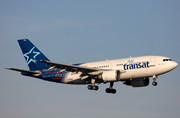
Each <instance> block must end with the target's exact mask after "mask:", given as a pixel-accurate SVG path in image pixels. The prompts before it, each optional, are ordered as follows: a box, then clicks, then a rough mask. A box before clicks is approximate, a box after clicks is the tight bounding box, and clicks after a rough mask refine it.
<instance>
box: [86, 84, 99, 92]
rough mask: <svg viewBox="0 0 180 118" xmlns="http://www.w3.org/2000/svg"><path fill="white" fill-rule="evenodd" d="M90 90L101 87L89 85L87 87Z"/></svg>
mask: <svg viewBox="0 0 180 118" xmlns="http://www.w3.org/2000/svg"><path fill="white" fill-rule="evenodd" d="M87 88H88V89H89V90H96V91H97V90H98V89H99V87H98V86H92V85H88V87H87Z"/></svg>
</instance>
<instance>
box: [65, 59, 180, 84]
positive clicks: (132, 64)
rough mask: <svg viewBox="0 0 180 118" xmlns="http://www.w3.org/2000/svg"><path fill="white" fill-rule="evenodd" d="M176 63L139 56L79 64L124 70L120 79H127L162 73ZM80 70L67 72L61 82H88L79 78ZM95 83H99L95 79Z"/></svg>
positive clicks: (169, 69) (172, 67) (88, 82)
mask: <svg viewBox="0 0 180 118" xmlns="http://www.w3.org/2000/svg"><path fill="white" fill-rule="evenodd" d="M177 65H178V64H177V63H176V62H174V61H172V60H171V59H170V58H168V57H163V56H141V57H130V58H124V59H115V60H106V61H98V62H90V63H84V64H81V65H80V66H85V67H91V68H97V69H110V70H124V72H123V73H121V76H120V81H125V80H129V79H136V78H145V77H152V76H158V75H161V74H163V73H166V72H169V71H171V70H173V69H174V68H175V67H176V66H177ZM80 75H81V72H79V73H72V72H69V73H68V74H67V76H66V77H65V78H64V79H63V81H62V82H63V83H70V84H90V83H91V82H90V81H86V80H82V79H81V78H80ZM96 83H101V82H98V81H96Z"/></svg>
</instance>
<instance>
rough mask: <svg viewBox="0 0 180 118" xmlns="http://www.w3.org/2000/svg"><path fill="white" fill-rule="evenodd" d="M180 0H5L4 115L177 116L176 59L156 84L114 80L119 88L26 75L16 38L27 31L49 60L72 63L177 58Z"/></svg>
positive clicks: (1, 22)
mask: <svg viewBox="0 0 180 118" xmlns="http://www.w3.org/2000/svg"><path fill="white" fill-rule="evenodd" d="M179 6H180V1H179V0H123V1H121V0H111V1H110V0H90V1H89V0H29V1H27V0H26V1H25V0H1V1H0V60H1V61H0V67H1V68H0V117H1V118H80V117H81V118H94V117H98V118H152V117H154V118H170V117H171V118H179V116H180V102H179V99H180V68H179V66H178V67H177V68H176V69H175V70H173V71H171V72H169V73H166V74H164V75H161V76H159V78H158V79H157V82H158V86H156V87H154V86H152V84H151V83H152V78H150V80H151V82H150V85H149V86H148V87H142V88H132V87H129V86H126V85H123V84H122V82H117V83H115V84H114V88H116V90H117V93H116V94H115V95H112V94H107V93H105V89H106V88H107V87H109V83H107V84H100V85H99V88H100V89H99V90H98V91H89V90H88V89H87V85H80V86H76V85H66V84H57V83H52V82H47V81H42V80H38V79H35V78H30V77H25V76H22V75H21V74H20V73H18V72H13V71H9V70H5V69H4V68H5V67H15V68H21V69H28V67H27V64H26V62H25V59H24V57H23V55H22V53H21V50H20V48H19V45H18V43H17V39H23V38H28V39H29V40H31V41H32V42H33V43H34V44H35V45H36V46H37V47H38V48H39V49H40V50H41V51H42V52H43V53H44V54H45V55H46V56H47V57H48V58H49V59H50V60H51V61H54V62H59V63H65V64H71V63H79V62H91V61H101V60H105V59H118V58H126V57H129V56H132V57H135V56H144V55H161V56H167V57H170V58H172V60H174V61H176V62H177V63H179V64H180V53H179V51H180V13H179V12H180V7H179Z"/></svg>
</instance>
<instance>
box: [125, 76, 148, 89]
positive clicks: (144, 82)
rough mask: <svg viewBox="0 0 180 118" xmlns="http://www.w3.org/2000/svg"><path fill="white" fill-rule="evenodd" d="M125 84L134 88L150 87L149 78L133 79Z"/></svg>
mask: <svg viewBox="0 0 180 118" xmlns="http://www.w3.org/2000/svg"><path fill="white" fill-rule="evenodd" d="M123 84H126V85H130V86H132V87H143V86H148V85H149V78H148V77H146V78H139V79H132V80H128V81H126V82H124V83H123Z"/></svg>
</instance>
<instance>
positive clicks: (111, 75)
mask: <svg viewBox="0 0 180 118" xmlns="http://www.w3.org/2000/svg"><path fill="white" fill-rule="evenodd" d="M97 78H98V79H102V80H103V81H104V82H110V81H119V80H120V71H119V70H115V71H104V72H103V73H101V74H99V75H98V76H97Z"/></svg>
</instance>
